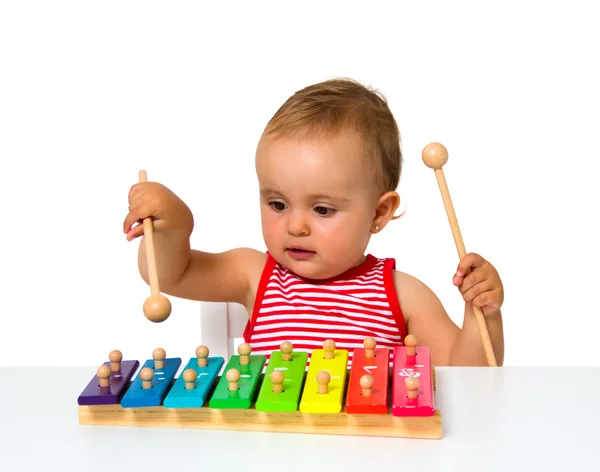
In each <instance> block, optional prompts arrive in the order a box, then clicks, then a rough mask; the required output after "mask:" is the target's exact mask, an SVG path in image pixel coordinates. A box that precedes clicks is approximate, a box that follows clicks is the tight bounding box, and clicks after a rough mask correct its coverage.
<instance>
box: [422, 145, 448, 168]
mask: <svg viewBox="0 0 600 472" xmlns="http://www.w3.org/2000/svg"><path fill="white" fill-rule="evenodd" d="M422 157H423V162H424V163H425V165H426V166H427V167H430V168H432V169H441V168H442V167H444V164H446V162H448V150H447V149H446V147H445V146H444V145H443V144H440V143H430V144H428V145H427V146H425V148H424V149H423V153H422Z"/></svg>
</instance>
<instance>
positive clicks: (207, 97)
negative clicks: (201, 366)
mask: <svg viewBox="0 0 600 472" xmlns="http://www.w3.org/2000/svg"><path fill="white" fill-rule="evenodd" d="M201 3H202V2H196V1H194V2H153V1H143V2H132V1H118V2H111V1H107V2H81V1H71V2H68V1H59V0H54V1H51V2H47V1H40V2H32V1H20V2H8V1H6V2H3V3H1V4H0V179H1V180H0V197H1V204H2V209H1V213H0V225H1V227H0V237H1V245H0V248H1V260H0V269H1V270H0V282H1V284H0V289H1V294H2V303H1V305H0V308H1V315H0V316H1V318H0V320H1V322H0V365H2V366H6V365H9V366H10V365H22V366H27V365H48V366H49V365H56V366H63V365H85V366H88V365H94V366H95V365H100V364H101V363H102V362H104V361H105V360H106V356H107V354H108V352H109V351H110V350H111V349H115V348H117V349H121V350H122V351H123V353H124V355H125V357H126V358H138V359H146V358H149V356H150V355H151V351H152V349H154V348H155V347H157V346H162V347H164V348H165V349H166V350H167V354H168V355H171V356H181V357H183V358H187V357H189V356H192V355H193V350H194V349H195V347H196V346H197V344H198V336H199V333H200V321H199V307H200V305H199V303H196V302H189V301H183V300H177V299H172V303H173V315H172V316H171V318H170V319H169V320H168V321H166V322H165V323H162V324H152V323H150V322H149V321H147V320H146V319H145V317H144V316H143V314H142V310H141V307H142V303H143V301H144V299H145V298H146V297H147V296H148V294H149V289H148V287H147V286H146V285H145V284H144V283H143V281H142V280H141V278H140V277H139V275H138V272H137V265H136V260H137V246H138V243H137V242H134V243H128V242H127V241H126V240H125V236H124V234H123V233H122V231H121V228H122V221H123V218H124V217H125V215H126V212H127V193H128V190H129V187H130V186H131V185H132V184H133V183H135V182H136V180H137V172H138V170H139V169H141V168H145V169H147V171H148V175H149V177H150V179H151V180H159V181H161V182H162V183H164V184H166V185H167V186H169V187H171V188H172V189H173V190H174V191H175V192H176V193H178V194H179V195H180V196H181V197H182V198H183V199H184V200H185V201H186V202H187V203H188V204H189V205H190V207H191V208H192V209H193V211H194V213H195V218H196V230H195V232H194V234H193V246H194V247H197V248H202V249H204V250H207V251H221V250H225V249H228V248H230V247H233V246H252V247H256V248H258V249H264V246H263V243H262V239H261V233H260V223H259V213H258V198H257V188H256V182H255V176H254V169H253V163H254V151H255V146H256V143H257V141H258V138H259V135H260V133H261V132H262V130H263V128H264V126H265V124H266V122H267V121H268V119H269V118H270V117H271V116H272V114H273V113H274V112H275V111H276V109H277V108H278V107H279V106H280V104H281V103H282V102H283V101H284V100H285V99H287V98H288V96H289V95H291V94H292V93H293V92H294V91H296V90H297V89H300V88H302V87H304V86H306V85H309V84H311V83H315V82H319V81H322V80H325V79H327V78H331V77H338V76H349V77H353V78H355V79H358V80H360V81H362V82H363V83H365V84H368V85H373V86H375V87H377V88H379V89H380V90H382V91H383V92H384V94H385V95H386V97H387V98H388V100H389V103H390V106H391V108H392V110H393V112H394V113H395V116H396V118H397V120H398V123H399V126H400V129H401V133H402V139H403V152H404V156H405V162H404V171H403V175H402V179H401V184H400V187H399V191H400V193H401V197H402V202H403V205H402V209H405V210H406V215H405V216H404V217H403V218H402V219H401V220H399V221H397V222H394V223H392V224H390V225H389V226H388V227H387V228H386V229H385V231H384V232H383V233H382V234H380V235H377V236H376V237H375V238H374V239H373V240H372V244H371V246H370V248H369V251H370V252H371V253H373V254H375V255H378V256H389V257H395V258H396V259H397V262H398V268H399V269H401V270H404V271H407V272H409V273H411V274H413V275H415V276H417V277H419V278H421V279H422V280H423V281H425V282H426V283H427V284H429V285H430V286H431V287H432V288H433V289H434V290H435V291H436V292H437V294H438V295H439V296H440V298H441V299H442V301H443V303H444V304H445V306H446V308H447V309H448V311H449V313H450V315H451V316H452V318H453V319H454V320H455V321H456V322H457V323H460V322H461V320H462V315H463V304H462V301H461V299H460V296H459V293H458V290H457V289H456V288H455V287H454V286H452V283H451V279H452V275H453V273H454V270H455V268H456V264H457V262H458V255H457V252H456V248H455V246H454V241H453V239H452V236H451V232H450V228H449V225H448V221H447V219H446V214H445V211H444V208H443V204H442V200H441V197H440V193H439V189H438V187H437V183H436V180H435V176H434V173H433V171H432V170H430V169H428V168H427V167H426V166H425V165H424V164H423V162H422V160H421V151H422V149H423V147H424V146H425V145H426V144H427V143H429V142H431V141H440V142H442V143H444V144H445V145H446V147H447V148H448V150H449V152H450V159H449V162H448V164H447V165H446V167H445V168H444V170H445V173H446V179H447V181H448V184H449V188H450V193H451V195H452V198H453V201H454V205H455V209H456V212H457V216H458V221H459V223H460V227H461V230H462V233H463V238H464V241H465V244H466V247H467V250H468V251H474V252H478V253H480V254H481V255H483V256H484V257H486V258H487V259H489V260H490V261H491V262H492V263H494V264H495V265H496V267H497V268H498V270H499V272H500V274H501V276H502V278H503V281H504V284H505V290H506V300H505V305H504V319H505V335H506V358H505V364H506V365H600V350H598V349H597V348H595V346H594V344H595V342H596V338H597V329H598V327H599V323H598V315H599V311H600V310H599V309H598V303H597V294H598V289H599V284H598V282H599V281H600V280H599V277H598V275H597V271H596V270H597V267H598V264H599V262H600V260H599V259H600V258H599V255H598V253H599V251H598V231H597V229H595V228H597V222H596V221H595V220H596V219H597V215H598V212H597V209H596V206H597V203H598V201H600V199H599V191H598V189H597V177H596V173H597V171H598V159H599V157H600V156H599V153H598V130H599V125H600V118H599V110H600V94H599V92H598V90H599V87H598V84H600V73H599V72H598V57H600V53H599V46H598V45H599V44H600V30H599V29H598V27H597V15H595V14H594V13H593V11H595V10H593V9H592V5H593V3H592V2H589V6H587V5H586V4H585V3H581V2H573V1H570V2H562V3H558V2H538V3H533V2H496V3H494V4H491V3H488V2H441V3H432V2H389V3H387V4H386V3H378V2H374V1H369V2H361V3H357V4H351V3H349V2H341V3H335V2H308V1H302V2H296V3H291V2H272V3H264V2H256V1H253V2H238V3H237V4H235V3H232V2H210V4H207V5H204V4H202V5H200V4H201ZM284 3H285V5H284ZM584 5H586V6H584Z"/></svg>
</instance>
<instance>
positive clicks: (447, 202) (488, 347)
mask: <svg viewBox="0 0 600 472" xmlns="http://www.w3.org/2000/svg"><path fill="white" fill-rule="evenodd" d="M434 170H435V176H436V178H437V182H438V186H439V187H440V192H441V193H442V200H443V201H444V207H445V208H446V214H447V215H448V222H449V223H450V229H451V230H452V236H453V237H454V243H455V244H456V249H457V250H458V257H459V258H460V259H462V258H463V257H465V255H466V254H467V251H466V250H465V244H464V242H463V239H462V235H461V232H460V228H459V226H458V220H457V219H456V214H455V213H454V206H453V205H452V199H451V198H450V192H449V191H448V185H447V183H446V177H445V176H444V171H443V169H442V168H439V169H434ZM473 313H474V314H475V320H476V321H477V326H478V327H479V334H480V335H481V341H482V343H483V349H484V351H485V357H486V358H487V361H488V364H489V365H490V366H493V367H496V366H497V365H498V364H497V363H496V356H495V355H494V349H493V348H492V342H491V340H490V335H489V333H488V329H487V325H486V323H485V317H484V316H483V312H482V311H481V309H480V308H479V307H477V306H474V305H473Z"/></svg>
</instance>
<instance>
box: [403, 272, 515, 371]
mask: <svg viewBox="0 0 600 472" xmlns="http://www.w3.org/2000/svg"><path fill="white" fill-rule="evenodd" d="M394 281H395V285H396V293H397V294H398V302H399V304H400V307H401V309H402V313H403V314H404V318H405V320H406V323H407V328H408V332H409V333H410V334H413V335H414V336H415V337H416V338H417V342H418V343H419V344H422V345H426V346H428V347H429V348H430V352H431V361H432V363H433V364H435V365H440V366H442V365H471V366H478V365H481V366H485V365H488V363H487V359H486V356H485V351H484V349H483V344H482V342H481V337H480V335H479V328H478V326H477V322H476V320H475V315H474V314H473V311H472V307H471V305H470V304H466V306H465V312H464V321H463V325H462V329H461V328H459V327H458V326H457V325H456V324H455V323H454V322H453V321H452V319H451V318H450V317H449V316H448V313H447V312H446V310H445V309H444V307H443V305H442V303H441V302H440V300H439V298H438V297H437V296H436V295H435V293H434V292H433V291H432V290H431V289H430V288H429V287H428V286H427V285H425V284H424V283H423V282H421V281H420V280H418V279H416V278H415V277H412V276H410V275H408V274H405V273H403V272H398V271H396V272H394ZM486 322H487V326H488V331H489V335H490V339H491V342H492V347H493V349H494V353H495V356H496V363H497V364H498V365H502V363H503V360H504V333H503V327H502V317H501V314H500V310H499V309H498V310H497V313H493V314H488V315H486Z"/></svg>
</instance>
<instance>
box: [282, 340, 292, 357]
mask: <svg viewBox="0 0 600 472" xmlns="http://www.w3.org/2000/svg"><path fill="white" fill-rule="evenodd" d="M279 350H280V351H281V360H282V361H291V360H292V351H293V350H294V346H292V343H291V342H289V341H283V342H282V343H281V346H279Z"/></svg>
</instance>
